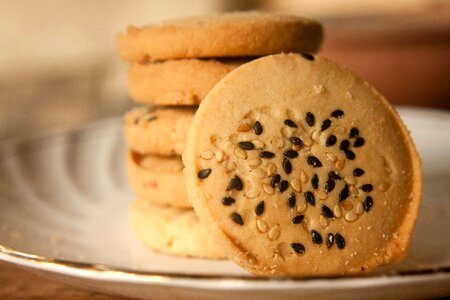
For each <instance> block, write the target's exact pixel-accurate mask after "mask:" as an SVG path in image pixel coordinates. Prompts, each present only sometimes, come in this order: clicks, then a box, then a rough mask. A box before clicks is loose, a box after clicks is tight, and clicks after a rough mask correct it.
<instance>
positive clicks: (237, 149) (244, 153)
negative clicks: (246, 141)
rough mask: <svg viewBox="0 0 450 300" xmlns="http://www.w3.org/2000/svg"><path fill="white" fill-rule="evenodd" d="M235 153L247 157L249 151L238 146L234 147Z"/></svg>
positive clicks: (243, 157)
mask: <svg viewBox="0 0 450 300" xmlns="http://www.w3.org/2000/svg"><path fill="white" fill-rule="evenodd" d="M234 154H236V156H237V157H239V158H242V159H247V153H246V152H245V151H244V150H243V149H242V148H239V147H236V148H235V149H234Z"/></svg>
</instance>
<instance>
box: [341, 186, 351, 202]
mask: <svg viewBox="0 0 450 300" xmlns="http://www.w3.org/2000/svg"><path fill="white" fill-rule="evenodd" d="M348 196H350V190H349V188H348V184H346V185H345V186H344V188H343V189H342V190H341V192H340V193H339V201H344V200H345V199H347V198H348Z"/></svg>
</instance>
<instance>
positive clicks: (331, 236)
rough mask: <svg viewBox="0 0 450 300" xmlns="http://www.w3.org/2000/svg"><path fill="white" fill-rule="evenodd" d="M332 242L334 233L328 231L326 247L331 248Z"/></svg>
mask: <svg viewBox="0 0 450 300" xmlns="http://www.w3.org/2000/svg"><path fill="white" fill-rule="evenodd" d="M333 243H334V235H333V234H332V233H329V234H328V235H327V248H331V246H333Z"/></svg>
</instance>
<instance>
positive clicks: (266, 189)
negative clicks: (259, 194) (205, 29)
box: [263, 183, 275, 195]
mask: <svg viewBox="0 0 450 300" xmlns="http://www.w3.org/2000/svg"><path fill="white" fill-rule="evenodd" d="M263 190H264V192H265V193H266V194H267V195H273V193H275V190H274V189H273V187H271V186H270V185H268V184H267V183H263Z"/></svg>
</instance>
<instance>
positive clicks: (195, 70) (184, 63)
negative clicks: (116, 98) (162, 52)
mask: <svg viewBox="0 0 450 300" xmlns="http://www.w3.org/2000/svg"><path fill="white" fill-rule="evenodd" d="M246 62H248V60H243V59H241V60H217V59H216V60H214V59H209V60H206V59H180V60H168V61H164V62H159V63H146V64H138V63H135V64H133V65H132V66H131V68H130V70H129V71H128V88H129V92H130V96H131V98H132V99H134V100H135V101H136V102H141V103H154V104H159V105H198V104H199V103H200V101H201V100H202V99H203V98H204V97H205V96H206V94H207V93H208V92H209V90H210V89H211V88H212V87H213V86H214V85H215V84H216V83H217V82H218V81H219V80H220V79H221V78H222V77H223V76H225V75H226V74H227V73H228V72H230V71H231V70H233V69H234V68H236V67H238V66H239V65H241V64H242V63H246Z"/></svg>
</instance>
